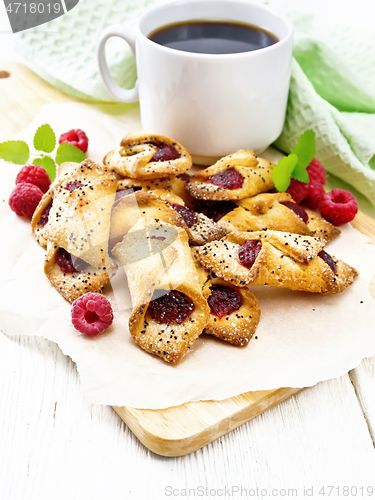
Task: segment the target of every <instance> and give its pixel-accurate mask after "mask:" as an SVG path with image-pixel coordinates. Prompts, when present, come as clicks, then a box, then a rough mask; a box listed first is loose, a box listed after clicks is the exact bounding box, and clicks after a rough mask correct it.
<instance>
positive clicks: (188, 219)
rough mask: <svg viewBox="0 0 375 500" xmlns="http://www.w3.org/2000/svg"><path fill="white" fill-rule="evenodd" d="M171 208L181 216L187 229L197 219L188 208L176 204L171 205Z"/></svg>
mask: <svg viewBox="0 0 375 500" xmlns="http://www.w3.org/2000/svg"><path fill="white" fill-rule="evenodd" d="M171 207H172V208H174V209H175V210H176V212H178V213H179V214H180V215H181V217H182V218H183V219H184V221H185V224H186V225H187V227H192V226H194V224H195V223H196V222H197V220H198V217H197V214H196V213H195V212H194V210H191V209H190V208H188V207H184V206H182V205H178V204H177V203H171Z"/></svg>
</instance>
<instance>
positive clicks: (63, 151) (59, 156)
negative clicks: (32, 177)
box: [56, 142, 86, 165]
mask: <svg viewBox="0 0 375 500" xmlns="http://www.w3.org/2000/svg"><path fill="white" fill-rule="evenodd" d="M85 158H86V155H85V153H84V152H83V151H82V150H81V149H79V148H77V147H76V146H73V144H69V143H68V142H62V143H61V144H60V146H59V147H58V148H57V151H56V163H57V164H58V165H61V163H64V162H65V161H75V162H76V163H81V161H83V160H84V159H85Z"/></svg>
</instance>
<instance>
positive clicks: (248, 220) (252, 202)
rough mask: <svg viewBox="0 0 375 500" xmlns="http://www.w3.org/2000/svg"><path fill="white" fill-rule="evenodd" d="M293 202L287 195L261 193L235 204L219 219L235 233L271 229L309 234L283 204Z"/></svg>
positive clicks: (291, 211)
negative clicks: (235, 231)
mask: <svg viewBox="0 0 375 500" xmlns="http://www.w3.org/2000/svg"><path fill="white" fill-rule="evenodd" d="M285 201H286V202H293V199H292V197H291V196H290V195H289V194H288V193H261V194H258V195H256V196H253V197H251V198H245V199H243V200H240V201H238V202H237V204H238V205H239V207H238V208H236V209H234V210H233V211H232V212H230V213H229V214H227V215H225V216H224V217H222V219H220V223H223V222H226V221H228V222H230V223H231V224H232V225H233V226H234V227H235V228H236V229H237V231H261V230H265V229H272V230H275V231H287V232H290V233H296V234H307V235H309V234H311V232H310V230H309V228H308V227H307V224H306V223H305V222H304V221H303V220H302V219H301V217H299V216H298V215H296V214H295V213H294V212H293V210H291V209H290V208H288V207H286V206H285V205H283V204H282V203H283V202H285Z"/></svg>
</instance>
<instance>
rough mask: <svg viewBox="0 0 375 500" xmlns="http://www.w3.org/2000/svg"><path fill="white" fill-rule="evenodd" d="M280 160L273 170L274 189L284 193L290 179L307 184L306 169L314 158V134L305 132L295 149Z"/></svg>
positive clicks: (308, 131) (307, 175)
mask: <svg viewBox="0 0 375 500" xmlns="http://www.w3.org/2000/svg"><path fill="white" fill-rule="evenodd" d="M290 151H291V152H290V154H289V155H288V156H285V157H284V158H282V159H281V160H280V161H279V162H278V164H277V165H276V166H275V167H274V168H273V173H272V180H273V182H274V184H275V188H276V189H277V190H278V191H280V192H284V191H286V190H287V189H288V187H289V185H290V181H291V179H292V178H293V179H296V180H298V181H300V182H305V183H307V182H309V173H308V172H307V170H306V168H307V167H308V166H309V165H310V163H311V161H312V160H313V158H314V156H315V132H314V131H313V130H306V132H304V133H303V134H302V135H301V137H300V138H299V139H298V142H297V146H296V147H295V149H293V148H291V150H290Z"/></svg>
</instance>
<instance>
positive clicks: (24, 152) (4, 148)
mask: <svg viewBox="0 0 375 500" xmlns="http://www.w3.org/2000/svg"><path fill="white" fill-rule="evenodd" d="M29 156H30V151H29V146H28V145H27V144H26V142H24V141H7V142H2V143H0V158H2V159H3V160H5V161H11V162H13V163H16V164H17V165H24V164H25V163H26V162H27V160H28V159H29Z"/></svg>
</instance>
